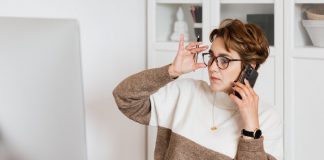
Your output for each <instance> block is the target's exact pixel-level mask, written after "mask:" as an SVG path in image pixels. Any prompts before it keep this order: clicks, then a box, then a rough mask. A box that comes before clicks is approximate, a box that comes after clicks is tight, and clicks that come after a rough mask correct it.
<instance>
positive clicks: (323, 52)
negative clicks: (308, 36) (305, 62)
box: [292, 47, 324, 59]
mask: <svg viewBox="0 0 324 160" xmlns="http://www.w3.org/2000/svg"><path fill="white" fill-rule="evenodd" d="M292 52H293V54H292V56H293V57H296V58H311V59H324V48H318V47H301V48H295V49H293V51H292Z"/></svg>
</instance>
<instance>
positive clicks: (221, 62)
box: [217, 57, 229, 69]
mask: <svg viewBox="0 0 324 160" xmlns="http://www.w3.org/2000/svg"><path fill="white" fill-rule="evenodd" d="M228 64H229V59H228V58H226V57H217V65H218V67H219V68H220V69H226V68H227V66H228Z"/></svg>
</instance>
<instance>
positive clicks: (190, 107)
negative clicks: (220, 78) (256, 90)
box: [113, 65, 283, 160]
mask: <svg viewBox="0 0 324 160" xmlns="http://www.w3.org/2000/svg"><path fill="white" fill-rule="evenodd" d="M168 67H169V65H167V66H163V67H161V68H154V69H148V70H145V71H142V72H140V73H137V74H135V75H132V76H130V77H128V78H126V79H125V80H123V81H122V82H121V83H120V84H119V85H118V86H117V87H116V88H115V89H114V91H113V95H114V98H115V101H116V103H117V106H118V107H119V110H120V111H121V112H122V113H123V114H125V115H126V116H127V117H128V118H130V119H132V120H134V121H136V122H138V123H141V124H144V125H150V126H157V127H158V133H157V139H156V146H155V153H154V159H155V160H175V159H177V160H182V159H183V160H197V159H201V160H231V159H237V160H275V159H278V160H280V159H282V150H283V149H282V123H281V120H280V118H279V116H278V115H277V113H276V112H275V110H274V109H273V107H271V106H270V105H268V104H266V103H264V102H260V103H259V121H260V129H261V130H262V132H263V136H262V137H261V138H260V139H243V138H242V137H241V136H240V131H241V129H242V120H241V117H240V113H239V111H238V108H237V106H236V104H235V103H234V102H233V101H232V100H231V99H230V98H229V96H228V95H227V94H225V93H222V92H216V93H215V92H212V91H211V89H210V87H209V85H208V84H207V83H206V82H205V81H201V80H193V79H178V80H174V79H172V78H171V77H170V75H169V73H168ZM213 124H215V126H216V127H217V130H216V131H215V132H212V131H211V130H210V128H211V127H212V126H213Z"/></svg>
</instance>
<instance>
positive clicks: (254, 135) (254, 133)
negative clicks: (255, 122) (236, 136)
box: [242, 128, 262, 139]
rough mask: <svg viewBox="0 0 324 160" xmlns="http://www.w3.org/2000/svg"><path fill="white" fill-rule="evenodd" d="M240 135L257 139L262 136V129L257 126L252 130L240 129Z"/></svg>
mask: <svg viewBox="0 0 324 160" xmlns="http://www.w3.org/2000/svg"><path fill="white" fill-rule="evenodd" d="M242 135H243V136H247V137H252V138H254V139H259V138H260V137H261V136H262V131H261V130H260V129H258V128H257V129H255V130H254V131H252V132H251V131H247V130H245V129H242Z"/></svg>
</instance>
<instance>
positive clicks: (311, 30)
mask: <svg viewBox="0 0 324 160" xmlns="http://www.w3.org/2000/svg"><path fill="white" fill-rule="evenodd" d="M302 23H303V25H304V27H305V28H306V31H307V33H308V35H309V37H310V39H311V40H312V42H313V45H314V46H317V47H324V20H302Z"/></svg>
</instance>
